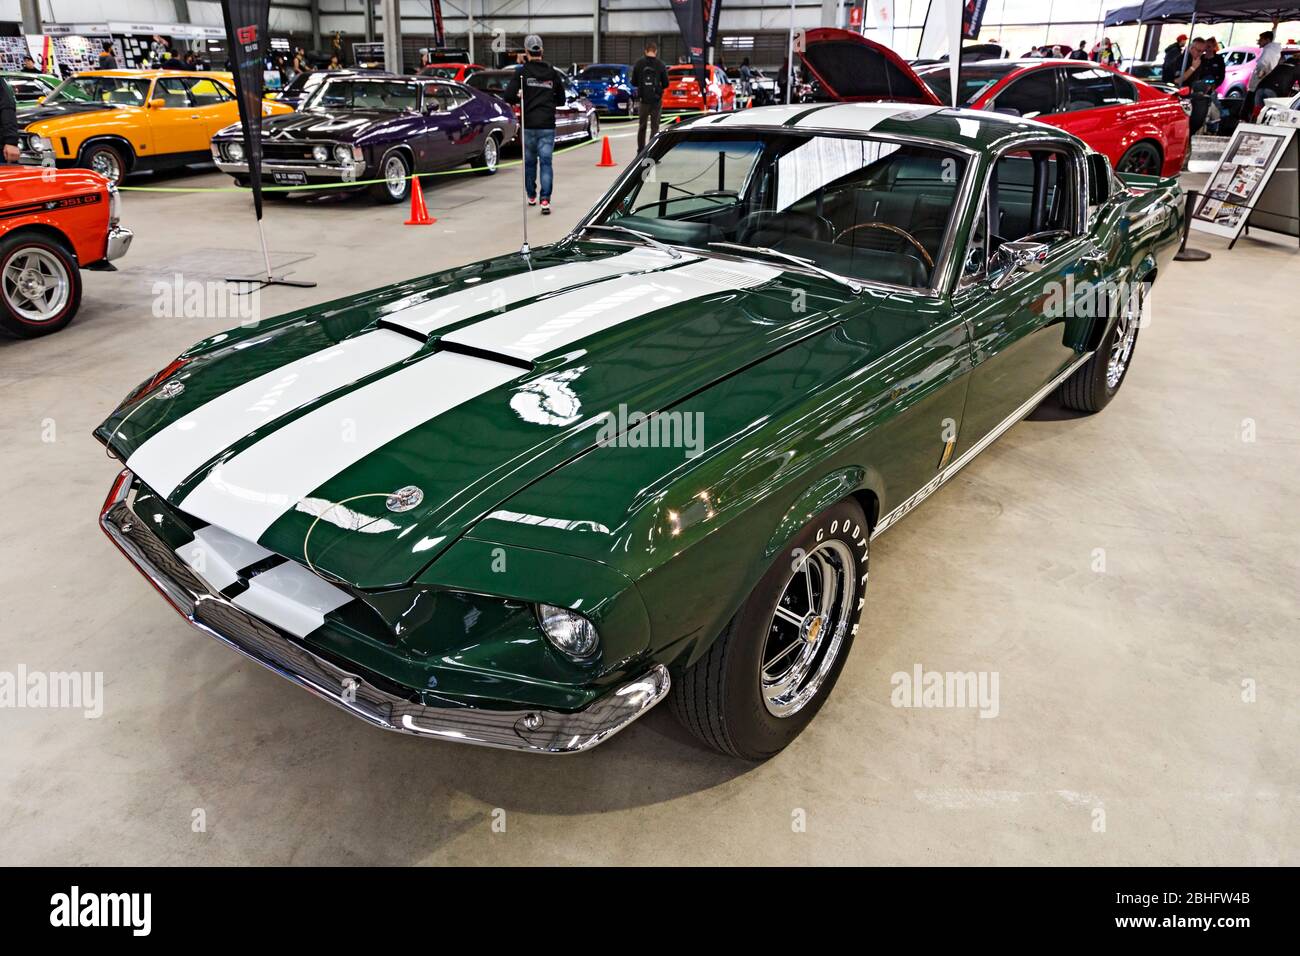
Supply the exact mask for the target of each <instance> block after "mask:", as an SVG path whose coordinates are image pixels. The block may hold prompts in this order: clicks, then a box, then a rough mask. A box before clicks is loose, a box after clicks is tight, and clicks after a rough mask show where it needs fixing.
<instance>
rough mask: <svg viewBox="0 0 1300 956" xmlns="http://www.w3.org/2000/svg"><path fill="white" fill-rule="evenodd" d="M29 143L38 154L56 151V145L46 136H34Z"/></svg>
mask: <svg viewBox="0 0 1300 956" xmlns="http://www.w3.org/2000/svg"><path fill="white" fill-rule="evenodd" d="M27 142H28V143H29V144H30V146H31V148H32V149H33V150H35V151H36V152H38V153H48V152H51V151H52V150H53V149H54V144H53V143H51V142H50V141H49V139H48V138H47V137H45V136H37V135H35V134H33V135H32V136H31V137H30V138H29V139H28V140H27Z"/></svg>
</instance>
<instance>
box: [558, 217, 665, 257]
mask: <svg viewBox="0 0 1300 956" xmlns="http://www.w3.org/2000/svg"><path fill="white" fill-rule="evenodd" d="M587 229H608V230H610V231H611V232H624V233H627V234H628V235H629V236H636V237H637V238H638V239H640V240H641V241H642V242H644V243H645V244H646V245H648V246H653V247H654V248H656V249H658V250H659V251H660V252H666V253H668V255H670V256H672V257H673V258H674V259H680V258H681V257H682V254H681V253H680V252H678V251H677V250H676V249H674V248H673V247H672V246H670V245H668V243H666V242H660V241H659V240H658V239H656V238H655V237H654V236H652V235H650V233H648V232H642V231H641V230H640V229H629V228H628V227H627V226H609V225H605V224H604V223H592V224H590V225H587V226H583V227H582V229H579V230H578V231H579V232H583V231H584V230H587Z"/></svg>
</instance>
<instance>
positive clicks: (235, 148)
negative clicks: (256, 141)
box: [226, 143, 244, 163]
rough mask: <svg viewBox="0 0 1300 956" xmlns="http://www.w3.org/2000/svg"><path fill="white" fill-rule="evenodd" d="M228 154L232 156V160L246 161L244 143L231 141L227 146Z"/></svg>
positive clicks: (237, 161)
mask: <svg viewBox="0 0 1300 956" xmlns="http://www.w3.org/2000/svg"><path fill="white" fill-rule="evenodd" d="M226 155H227V156H229V157H230V159H231V161H232V162H236V163H242V162H243V161H244V144H243V143H231V144H230V145H228V146H227V147H226Z"/></svg>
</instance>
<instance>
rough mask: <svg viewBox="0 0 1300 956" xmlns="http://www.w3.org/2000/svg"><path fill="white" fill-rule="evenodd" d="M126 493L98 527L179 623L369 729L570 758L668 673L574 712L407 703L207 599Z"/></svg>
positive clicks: (630, 711) (651, 700) (665, 683)
mask: <svg viewBox="0 0 1300 956" xmlns="http://www.w3.org/2000/svg"><path fill="white" fill-rule="evenodd" d="M133 485H134V476H133V475H132V474H131V472H130V471H123V472H122V473H121V474H120V475H119V476H118V479H117V481H116V482H115V483H114V485H113V489H112V491H110V492H109V496H108V500H106V501H105V502H104V509H103V511H102V512H101V514H100V518H99V523H100V526H101V527H102V528H103V529H104V533H105V534H107V535H108V537H109V539H110V540H111V541H112V542H113V543H114V544H115V545H117V547H118V549H119V550H120V551H121V552H122V553H123V554H124V555H126V557H127V559H128V560H129V561H130V562H131V563H132V564H134V565H135V566H136V568H138V569H139V570H140V571H141V572H142V573H143V574H144V576H145V577H146V578H148V579H149V581H150V583H152V584H153V586H154V587H155V588H156V589H157V590H158V592H159V593H160V594H162V596H163V597H165V598H166V599H167V600H168V602H169V603H170V604H171V605H172V606H173V607H174V608H176V610H177V611H178V612H179V613H180V615H181V616H182V617H184V618H185V619H186V620H187V621H189V622H190V623H191V624H192V625H194V626H195V627H196V628H198V629H199V630H200V631H203V632H204V633H206V634H208V635H209V636H211V637H214V638H216V639H217V640H219V641H221V642H222V643H223V644H226V645H228V646H230V647H233V648H234V649H235V650H237V651H239V653H241V654H243V655H244V656H245V657H247V658H249V659H250V660H253V661H255V662H257V663H258V664H261V665H262V666H263V667H266V668H268V669H269V670H272V671H274V672H275V673H277V674H279V675H280V676H281V677H283V678H285V679H286V680H289V681H292V682H293V683H295V684H297V685H298V686H299V687H302V688H303V689H305V690H308V691H310V692H311V693H313V694H315V695H316V696H317V697H321V698H324V699H325V700H327V701H329V702H330V703H331V704H334V705H335V706H336V707H340V708H342V709H343V710H345V711H347V712H348V713H350V714H351V715H352V716H354V717H358V718H360V719H361V720H364V721H365V722H366V723H368V724H371V725H373V726H375V727H379V728H381V729H383V730H392V731H396V732H398V733H405V734H414V735H416V736H419V737H435V738H439V739H443V740H452V741H457V742H459V743H469V744H479V745H481V746H486V747H500V748H504V749H508V750H527V751H533V752H536V753H577V752H578V751H582V750H589V749H590V748H592V747H595V746H596V745H597V744H600V743H603V742H604V741H606V740H608V739H609V738H610V737H612V736H613V735H614V734H616V733H618V732H619V731H620V730H622V729H623V728H624V727H626V726H627V725H628V724H630V723H631V722H632V721H634V720H636V719H637V718H638V717H640V716H641V715H642V714H644V713H645V712H646V711H647V710H649V709H650V708H651V707H653V706H655V704H657V703H659V702H660V701H661V700H663V699H664V697H665V696H666V695H667V694H668V690H669V687H670V686H671V681H670V678H669V676H668V669H667V668H666V667H664V666H663V665H662V664H655V665H654V666H653V667H651V668H650V669H649V670H648V671H647V672H646V673H644V674H642V675H641V676H640V677H638V678H636V679H634V680H631V681H629V682H627V683H625V684H623V685H622V686H620V687H618V688H616V689H615V690H613V691H611V692H610V693H608V694H606V695H605V696H603V697H600V698H598V699H597V700H595V701H594V702H592V703H591V704H590V705H588V706H587V707H586V708H584V709H583V710H580V711H576V712H574V713H560V712H555V711H546V710H488V709H483V708H479V707H470V706H467V705H462V706H460V707H456V706H447V707H427V706H425V705H423V704H419V703H416V702H414V701H413V700H409V699H407V698H406V697H402V696H400V695H398V694H395V693H392V692H390V691H387V690H384V689H381V688H379V687H377V686H376V685H375V684H374V683H373V682H368V681H367V680H365V679H364V678H363V677H362V676H360V675H358V674H354V673H351V672H350V671H348V670H346V669H344V668H342V667H339V666H338V665H336V664H334V663H332V662H330V661H327V660H325V659H324V658H322V657H320V656H319V655H317V654H314V653H312V652H311V651H310V650H308V649H307V648H306V647H304V646H303V645H302V644H301V643H299V642H298V641H297V640H295V639H293V638H291V637H290V636H289V635H288V634H286V633H285V632H283V631H281V630H279V629H278V628H275V627H272V626H271V625H270V624H267V623H266V622H265V621H262V620H260V619H259V618H256V617H254V616H253V615H251V614H249V613H248V612H246V611H244V610H243V609H242V608H240V607H237V606H236V605H235V604H233V603H231V602H230V601H229V600H227V599H226V598H224V597H222V596H221V595H220V594H218V593H214V592H213V591H212V590H211V589H210V588H209V587H208V586H207V584H205V583H204V582H203V581H202V580H201V579H200V578H199V577H198V576H197V575H196V574H195V573H194V572H193V570H192V569H191V568H190V566H189V565H188V564H187V563H186V562H185V561H183V560H182V559H181V558H180V557H178V556H177V555H176V554H175V552H173V551H172V550H171V548H169V547H168V546H167V544H166V543H165V542H164V541H163V540H162V539H160V538H159V537H158V536H157V535H156V534H154V532H153V530H152V529H151V528H149V527H148V525H147V524H146V522H144V521H142V520H140V519H139V518H138V517H137V515H136V514H135V512H134V511H133V510H132V508H131V505H130V503H129V502H128V500H127V499H128V497H129V495H130V492H131V489H132V487H133Z"/></svg>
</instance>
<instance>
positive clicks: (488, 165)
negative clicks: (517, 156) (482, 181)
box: [483, 136, 497, 172]
mask: <svg viewBox="0 0 1300 956" xmlns="http://www.w3.org/2000/svg"><path fill="white" fill-rule="evenodd" d="M483 168H484V169H486V170H487V171H488V172H491V171H492V170H494V169H496V168H497V138H496V137H495V136H489V137H488V138H487V142H486V143H484V144H483Z"/></svg>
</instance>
